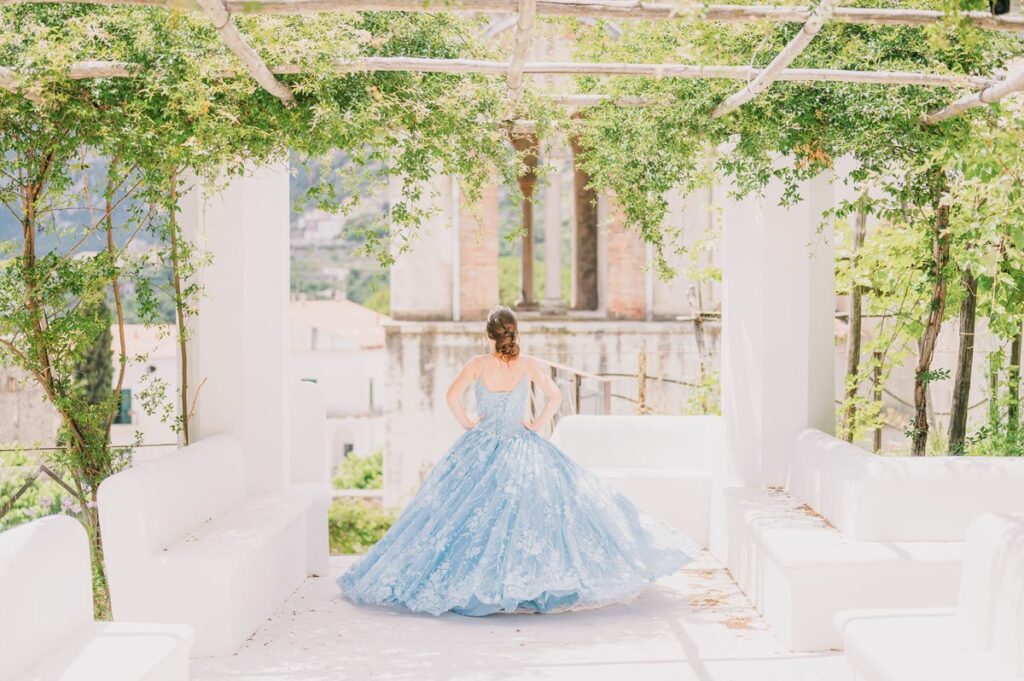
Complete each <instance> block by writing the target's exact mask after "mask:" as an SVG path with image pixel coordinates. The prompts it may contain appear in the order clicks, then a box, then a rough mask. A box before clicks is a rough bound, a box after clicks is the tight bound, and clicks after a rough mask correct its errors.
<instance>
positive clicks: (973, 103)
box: [921, 66, 1024, 125]
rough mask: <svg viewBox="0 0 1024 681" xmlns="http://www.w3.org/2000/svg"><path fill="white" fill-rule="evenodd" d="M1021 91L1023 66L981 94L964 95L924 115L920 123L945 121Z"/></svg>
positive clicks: (1023, 76)
mask: <svg viewBox="0 0 1024 681" xmlns="http://www.w3.org/2000/svg"><path fill="white" fill-rule="evenodd" d="M1021 91H1024V66H1021V67H1018V68H1017V69H1015V70H1013V71H1010V72H1009V73H1007V74H1006V78H1004V79H1003V80H1001V81H999V82H997V83H995V84H993V85H990V86H988V87H987V88H985V89H984V90H982V91H981V92H973V93H970V94H966V95H964V96H963V97H961V98H960V99H958V100H956V101H955V102H953V103H952V104H949V105H948V106H945V107H943V108H941V109H939V110H938V111H933V112H931V113H927V114H924V115H923V116H921V121H922V122H924V123H927V124H929V125H931V124H934V123H938V122H940V121H944V120H946V119H947V118H953V117H954V116H959V115H960V114H962V113H963V112H964V111H967V110H968V109H973V108H974V107H977V106H983V105H985V104H992V103H993V102H998V101H999V100H1000V99H1003V98H1004V97H1007V96H1008V95H1011V94H1013V93H1014V92H1021Z"/></svg>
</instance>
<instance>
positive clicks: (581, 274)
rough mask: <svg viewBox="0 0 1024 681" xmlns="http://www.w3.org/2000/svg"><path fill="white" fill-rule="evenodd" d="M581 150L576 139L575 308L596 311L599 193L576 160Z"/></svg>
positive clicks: (574, 148) (574, 203) (574, 142)
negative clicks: (590, 185)
mask: <svg viewBox="0 0 1024 681" xmlns="http://www.w3.org/2000/svg"><path fill="white" fill-rule="evenodd" d="M581 153H582V152H581V149H580V145H579V142H578V140H577V138H575V137H574V138H573V139H572V155H573V209H574V210H573V215H574V217H575V219H574V225H573V235H574V240H573V290H574V295H573V301H572V308H573V309H574V310H596V309H597V305H598V300H597V297H598V296H597V288H598V287H597V193H596V192H594V190H593V189H591V188H590V187H589V186H588V185H589V184H590V176H589V175H587V173H586V172H585V171H584V170H583V168H581V167H580V166H579V165H578V164H577V163H576V160H577V159H578V158H579V157H580V154H581Z"/></svg>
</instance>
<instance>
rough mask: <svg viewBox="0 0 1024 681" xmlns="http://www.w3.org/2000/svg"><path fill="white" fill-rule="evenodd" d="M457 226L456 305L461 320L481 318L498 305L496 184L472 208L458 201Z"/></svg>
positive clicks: (485, 191)
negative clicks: (459, 211) (457, 278)
mask: <svg viewBox="0 0 1024 681" xmlns="http://www.w3.org/2000/svg"><path fill="white" fill-rule="evenodd" d="M460 210H461V222H460V226H459V306H460V309H461V315H460V316H461V318H462V319H464V320H473V319H485V318H486V317H487V313H488V312H489V311H490V310H491V308H493V307H494V306H495V305H497V304H498V238H499V237H498V183H497V180H495V181H494V182H492V183H491V184H489V185H487V187H485V188H484V190H483V195H482V196H481V197H480V200H479V201H478V202H477V203H476V204H475V205H467V203H466V201H465V200H463V201H462V205H461V207H460Z"/></svg>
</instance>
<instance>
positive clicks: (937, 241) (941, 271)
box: [911, 171, 949, 456]
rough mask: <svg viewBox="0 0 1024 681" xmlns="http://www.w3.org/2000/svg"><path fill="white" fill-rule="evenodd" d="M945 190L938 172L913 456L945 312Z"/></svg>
mask: <svg viewBox="0 0 1024 681" xmlns="http://www.w3.org/2000/svg"><path fill="white" fill-rule="evenodd" d="M945 189H946V183H945V179H944V178H943V177H942V174H941V171H940V172H939V173H937V177H936V178H935V180H934V181H933V189H932V192H933V203H932V205H933V207H934V212H935V218H934V223H933V230H932V262H931V266H932V295H931V299H930V301H929V304H928V320H927V322H926V323H925V327H924V331H923V332H922V334H921V340H920V343H919V344H918V358H917V366H916V367H915V371H914V422H913V426H912V432H911V442H912V449H911V453H912V454H913V455H914V456H924V455H925V449H926V447H927V445H928V390H927V384H928V380H929V379H930V377H929V375H928V374H929V372H930V371H931V367H932V359H933V358H934V357H935V344H936V342H937V341H938V339H939V331H940V330H941V329H942V318H943V316H944V315H945V313H946V294H947V286H946V284H947V282H946V265H947V264H948V262H949V206H948V205H947V204H945V203H944V202H943V201H942V198H943V193H944V192H945Z"/></svg>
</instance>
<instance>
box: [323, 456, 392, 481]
mask: <svg viewBox="0 0 1024 681" xmlns="http://www.w3.org/2000/svg"><path fill="white" fill-rule="evenodd" d="M383 486H384V453H383V452H382V451H381V450H379V449H378V450H377V451H375V452H374V453H373V454H368V455H366V456H357V455H355V454H350V455H348V456H346V457H345V458H344V459H343V460H342V462H341V463H340V464H339V465H338V469H337V471H336V473H335V476H334V488H335V489H380V488H381V487H383Z"/></svg>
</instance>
